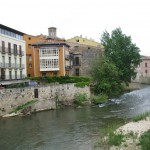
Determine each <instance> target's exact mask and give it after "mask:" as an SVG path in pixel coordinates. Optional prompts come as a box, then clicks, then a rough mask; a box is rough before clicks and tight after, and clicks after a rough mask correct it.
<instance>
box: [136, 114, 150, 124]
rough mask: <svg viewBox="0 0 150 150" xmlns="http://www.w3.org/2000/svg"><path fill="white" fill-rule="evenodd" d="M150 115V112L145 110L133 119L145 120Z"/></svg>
mask: <svg viewBox="0 0 150 150" xmlns="http://www.w3.org/2000/svg"><path fill="white" fill-rule="evenodd" d="M148 116H150V112H145V113H143V114H140V115H138V116H135V117H134V118H133V121H134V122H137V121H140V120H144V119H146V118H147V117H148Z"/></svg>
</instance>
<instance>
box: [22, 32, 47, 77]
mask: <svg viewBox="0 0 150 150" xmlns="http://www.w3.org/2000/svg"><path fill="white" fill-rule="evenodd" d="M23 39H24V40H25V41H26V68H27V76H28V77H34V76H35V72H34V65H35V64H34V62H35V60H34V58H35V57H34V51H33V47H32V44H34V43H37V42H42V41H45V40H46V38H45V37H44V36H43V35H40V36H32V35H28V34H24V36H23Z"/></svg>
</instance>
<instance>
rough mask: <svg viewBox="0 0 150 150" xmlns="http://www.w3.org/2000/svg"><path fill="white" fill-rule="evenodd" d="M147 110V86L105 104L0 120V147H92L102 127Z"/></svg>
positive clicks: (149, 101) (21, 149)
mask: <svg viewBox="0 0 150 150" xmlns="http://www.w3.org/2000/svg"><path fill="white" fill-rule="evenodd" d="M146 111H150V86H147V87H145V88H143V89H141V90H137V91H133V92H130V93H126V94H124V95H122V96H121V97H119V98H118V99H112V101H111V102H110V103H109V104H107V105H106V106H99V107H84V108H79V109H74V108H69V109H60V110H52V111H45V112H40V113H36V114H32V115H30V116H26V117H13V118H3V119H0V150H94V148H93V147H94V144H95V142H96V141H97V140H98V138H100V137H102V136H103V134H102V133H103V132H102V131H103V129H104V128H105V127H106V126H107V125H111V124H113V123H118V124H120V123H122V122H123V121H124V120H125V118H127V119H129V118H132V117H133V116H135V115H137V114H140V113H143V112H146Z"/></svg>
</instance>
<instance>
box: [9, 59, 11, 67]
mask: <svg viewBox="0 0 150 150" xmlns="http://www.w3.org/2000/svg"><path fill="white" fill-rule="evenodd" d="M9 67H11V57H9Z"/></svg>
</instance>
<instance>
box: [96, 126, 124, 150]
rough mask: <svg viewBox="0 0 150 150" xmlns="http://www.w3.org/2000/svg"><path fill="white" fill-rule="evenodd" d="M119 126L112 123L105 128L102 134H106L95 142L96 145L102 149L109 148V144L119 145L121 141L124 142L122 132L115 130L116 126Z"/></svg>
mask: <svg viewBox="0 0 150 150" xmlns="http://www.w3.org/2000/svg"><path fill="white" fill-rule="evenodd" d="M119 127H120V124H112V125H110V126H108V127H107V128H105V130H104V131H103V134H105V135H107V136H106V137H105V138H103V139H100V141H99V142H97V143H96V145H95V148H96V147H101V148H104V149H109V147H110V146H112V145H114V146H119V145H121V143H122V142H124V135H123V133H122V132H115V131H116V129H117V128H119Z"/></svg>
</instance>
